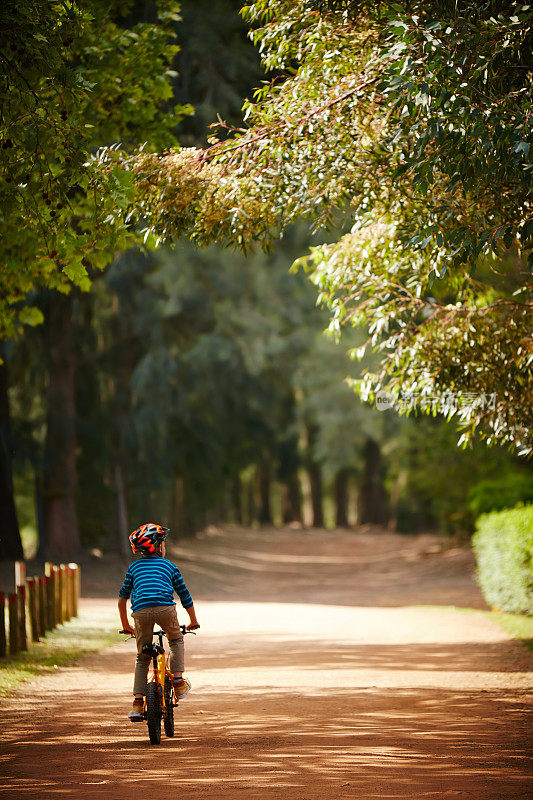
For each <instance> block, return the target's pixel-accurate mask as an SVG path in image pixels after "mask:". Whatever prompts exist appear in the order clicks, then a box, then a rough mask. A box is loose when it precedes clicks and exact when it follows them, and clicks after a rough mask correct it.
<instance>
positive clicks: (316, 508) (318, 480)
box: [307, 464, 324, 528]
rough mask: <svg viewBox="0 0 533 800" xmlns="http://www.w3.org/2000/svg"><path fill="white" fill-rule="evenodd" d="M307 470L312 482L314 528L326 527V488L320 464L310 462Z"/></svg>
mask: <svg viewBox="0 0 533 800" xmlns="http://www.w3.org/2000/svg"><path fill="white" fill-rule="evenodd" d="M307 471H308V473H309V481H310V484H311V506H312V509H313V522H312V526H313V528H323V527H324V509H323V506H324V490H323V486H322V470H321V468H320V464H309V466H308V468H307Z"/></svg>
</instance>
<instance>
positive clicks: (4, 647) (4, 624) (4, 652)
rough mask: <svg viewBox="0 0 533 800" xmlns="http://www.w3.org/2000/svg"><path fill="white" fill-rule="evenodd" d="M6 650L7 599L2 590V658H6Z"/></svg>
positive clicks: (0, 614)
mask: <svg viewBox="0 0 533 800" xmlns="http://www.w3.org/2000/svg"><path fill="white" fill-rule="evenodd" d="M6 652H7V651H6V600H5V597H4V593H3V592H0V658H4V656H5V655H6Z"/></svg>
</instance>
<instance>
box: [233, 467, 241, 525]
mask: <svg viewBox="0 0 533 800" xmlns="http://www.w3.org/2000/svg"><path fill="white" fill-rule="evenodd" d="M230 500H231V502H230V508H231V521H232V522H234V523H236V524H237V525H242V481H241V478H240V475H237V476H236V477H235V478H234V479H233V481H232V483H231V497H230Z"/></svg>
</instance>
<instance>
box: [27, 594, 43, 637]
mask: <svg viewBox="0 0 533 800" xmlns="http://www.w3.org/2000/svg"><path fill="white" fill-rule="evenodd" d="M26 587H27V590H28V611H29V612H30V631H31V640H32V642H38V641H39V633H40V630H39V594H38V592H37V581H36V579H35V578H28V580H27V581H26Z"/></svg>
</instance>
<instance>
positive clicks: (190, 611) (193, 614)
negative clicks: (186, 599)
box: [186, 605, 200, 631]
mask: <svg viewBox="0 0 533 800" xmlns="http://www.w3.org/2000/svg"><path fill="white" fill-rule="evenodd" d="M186 611H187V614H188V615H189V620H190V622H189V624H188V625H187V630H188V631H190V630H193V629H194V628H199V627H200V623H199V622H198V620H197V619H196V611H195V610H194V605H192V606H189V608H187V609H186Z"/></svg>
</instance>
